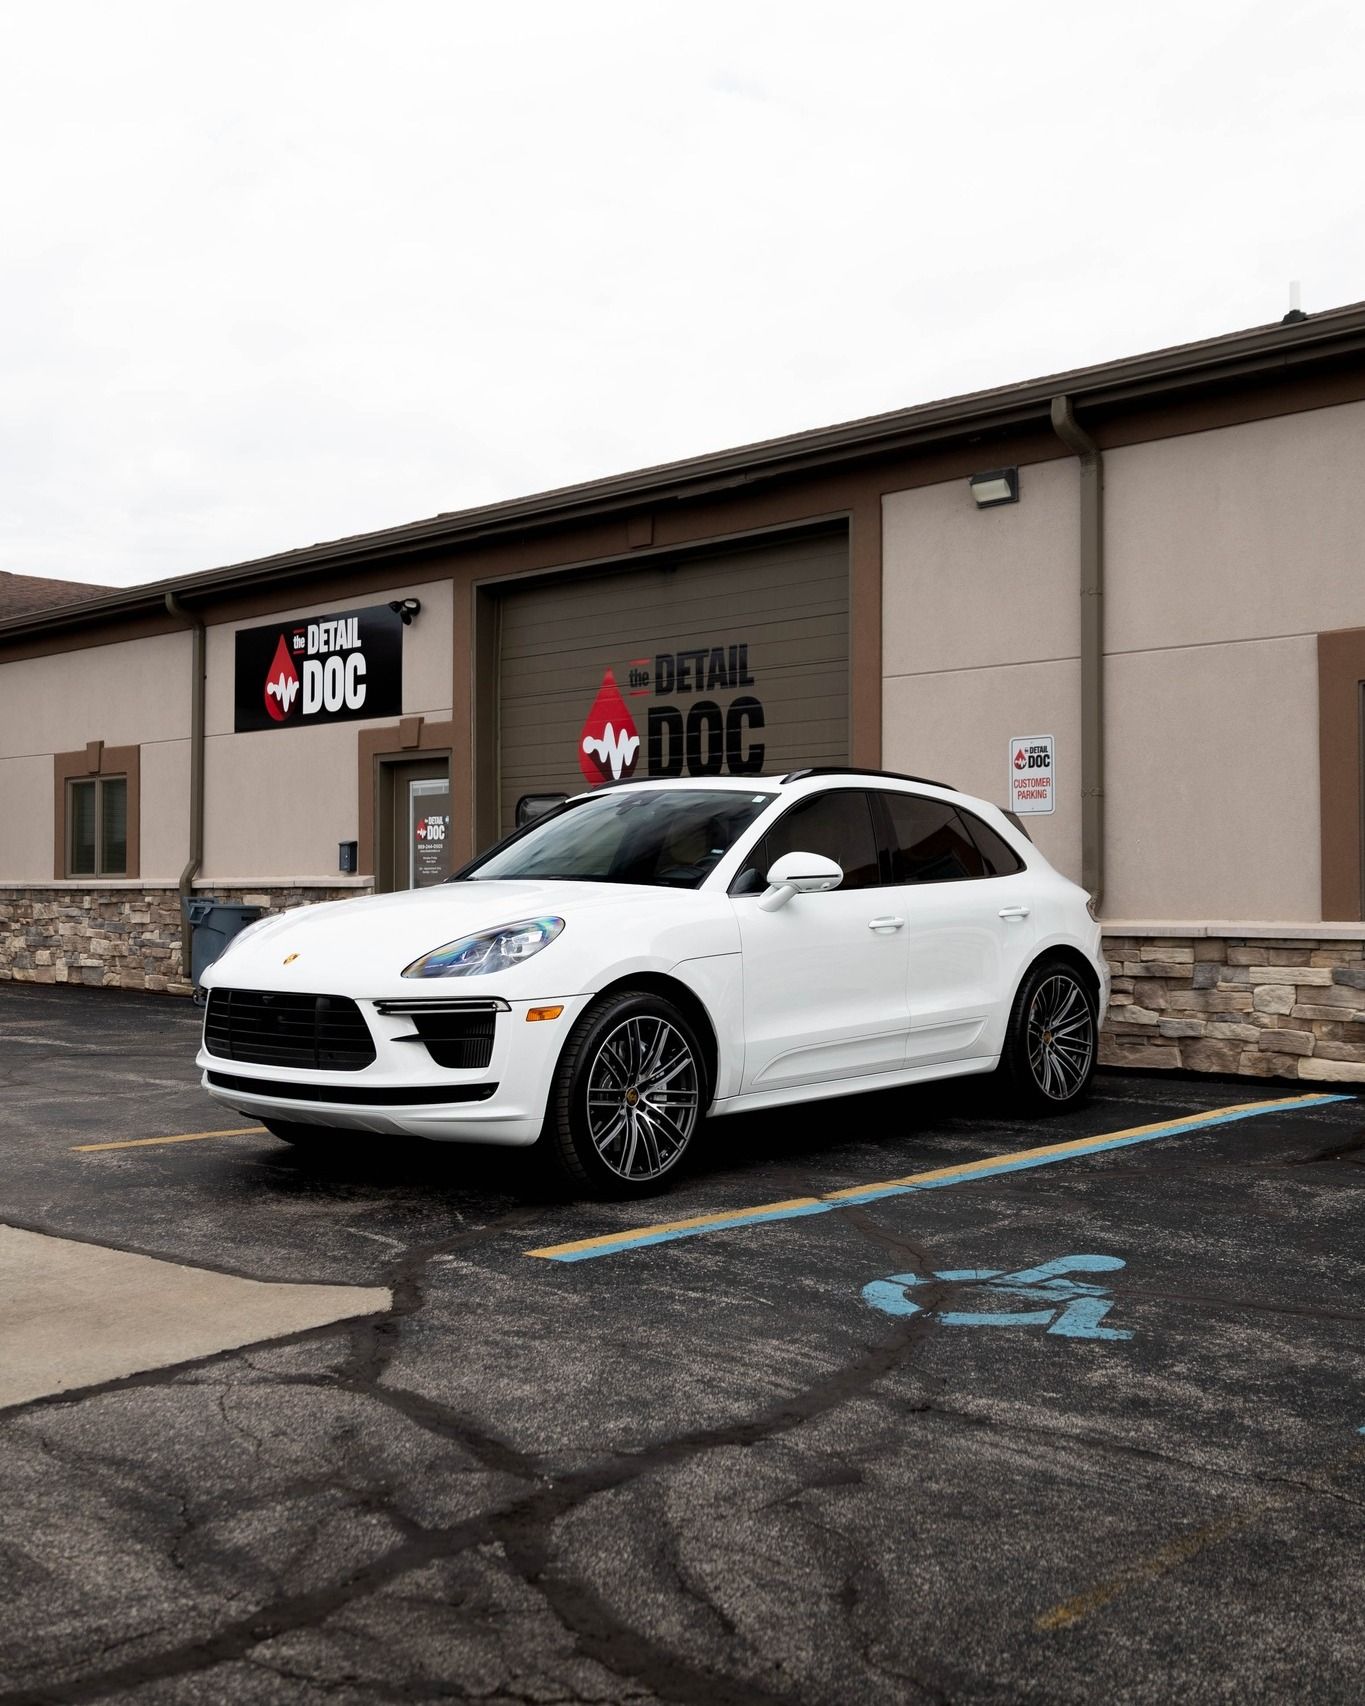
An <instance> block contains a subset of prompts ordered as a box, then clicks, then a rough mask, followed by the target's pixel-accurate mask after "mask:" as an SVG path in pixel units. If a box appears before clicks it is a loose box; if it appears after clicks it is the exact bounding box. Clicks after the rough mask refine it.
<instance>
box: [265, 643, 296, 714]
mask: <svg viewBox="0 0 1365 1706" xmlns="http://www.w3.org/2000/svg"><path fill="white" fill-rule="evenodd" d="M298 696H299V672H298V670H296V669H295V668H294V660H293V658H291V657H290V655H289V648H288V646H286V645H285V643H284V635H283V634H281V635H280V643H279V645H277V646H276V647H275V656H274V659H273V661H272V662H271V665H270V673H269V674H268V675H267V676H266V678H265V708H266V710H267V711H268V712H269V713H270V715H271V717H272V718H273V719H274V721H275V722H277V723H282V722H283V721H284V720H285V718H286V717H287V716H288V715H289V713H290V712H291V711H292V710H293V709H294V701H295V700H296V699H297V698H298Z"/></svg>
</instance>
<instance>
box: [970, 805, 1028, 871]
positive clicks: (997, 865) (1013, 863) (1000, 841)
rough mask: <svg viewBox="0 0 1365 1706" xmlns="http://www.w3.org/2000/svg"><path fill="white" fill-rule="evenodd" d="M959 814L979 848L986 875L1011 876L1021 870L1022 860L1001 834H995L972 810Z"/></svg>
mask: <svg viewBox="0 0 1365 1706" xmlns="http://www.w3.org/2000/svg"><path fill="white" fill-rule="evenodd" d="M960 816H961V818H962V821H963V822H964V823H965V824H966V825H967V828H968V830H969V831H970V832H971V837H972V840H973V841H974V842H975V843H976V845H977V847H978V848H979V849H980V850H981V857H982V858H983V859H984V860H985V861H986V875H987V876H988V877H1012V876H1013V875H1014V873H1015V872H1016V871H1022V870H1023V868H1024V861H1023V860H1022V859H1021V858H1020V857H1019V855H1018V854H1017V853H1016V852H1015V851H1014V849H1013V848H1012V847H1011V846H1010V844H1009V842H1008V841H1006V840H1005V838H1004V836H1003V835H997V834H996V832H995V831H994V830H993V829H992V828H991V826H990V825H989V824H988V823H985V822H983V821H982V819H981V818H979V817H977V816H976V814H975V813H974V812H962V813H961V814H960Z"/></svg>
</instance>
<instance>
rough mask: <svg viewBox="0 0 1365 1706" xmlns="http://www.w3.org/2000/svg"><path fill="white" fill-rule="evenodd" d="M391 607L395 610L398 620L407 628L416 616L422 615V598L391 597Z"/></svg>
mask: <svg viewBox="0 0 1365 1706" xmlns="http://www.w3.org/2000/svg"><path fill="white" fill-rule="evenodd" d="M389 609H390V610H392V611H393V613H394V615H395V616H397V618H398V620H399V621H400V622H401V623H402V624H403V626H404V627H405V628H407V627H410V626H411V623H412V619H413V617H414V616H420V615H421V613H422V601H421V599H420V598H391V599H390V600H389Z"/></svg>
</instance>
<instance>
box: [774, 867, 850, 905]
mask: <svg viewBox="0 0 1365 1706" xmlns="http://www.w3.org/2000/svg"><path fill="white" fill-rule="evenodd" d="M843 880H844V873H843V871H842V870H841V869H840V868H839V866H838V865H837V864H836V863H835V862H834V860H833V859H826V858H825V856H824V854H823V853H784V854H783V855H782V857H781V858H780V859H778V860H776V861H775V862H774V864H772V865H771V866H770V867H769V870H768V887H767V890H766V891H765V893H764V894H763V895H762V896H761V898H760V899H759V903H758V907H759V911H760V912H777V911H779V910H780V909H781V908H782V907H784V906H785V905H786V904H787V902H788V901H789V900H790V899H791V898H792V896H793V895H798V894H826V893H828V891H829V890H830V889H837V888H838V886H839V884H840V883H841V882H843Z"/></svg>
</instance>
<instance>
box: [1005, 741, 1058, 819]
mask: <svg viewBox="0 0 1365 1706" xmlns="http://www.w3.org/2000/svg"><path fill="white" fill-rule="evenodd" d="M1052 748H1053V742H1052V736H1051V735H1016V736H1015V737H1014V739H1013V740H1012V741H1011V742H1010V810H1011V811H1014V812H1018V813H1019V814H1020V816H1023V815H1024V814H1025V813H1026V812H1050V811H1052V810H1053V809H1054V805H1055V795H1056V785H1055V784H1056V769H1055V765H1054V763H1053V750H1052Z"/></svg>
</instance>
